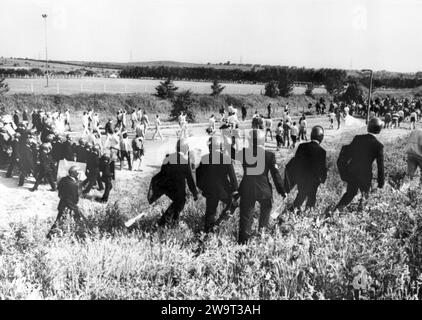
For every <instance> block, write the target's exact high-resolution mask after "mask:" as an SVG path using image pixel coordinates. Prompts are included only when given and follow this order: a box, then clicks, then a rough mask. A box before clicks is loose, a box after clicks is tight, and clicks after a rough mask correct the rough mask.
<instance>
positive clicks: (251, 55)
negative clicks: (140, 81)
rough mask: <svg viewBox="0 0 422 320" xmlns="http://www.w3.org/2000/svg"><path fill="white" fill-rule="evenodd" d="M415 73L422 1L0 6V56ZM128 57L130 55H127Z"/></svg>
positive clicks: (24, 0) (38, 1)
mask: <svg viewBox="0 0 422 320" xmlns="http://www.w3.org/2000/svg"><path fill="white" fill-rule="evenodd" d="M42 13H47V14H48V50H49V57H50V58H51V59H55V60H90V61H116V62H128V61H130V60H131V57H132V61H154V60H173V61H184V62H196V63H207V62H211V63H218V62H225V61H231V62H233V63H239V62H240V61H242V62H243V63H258V64H272V65H289V66H298V67H301V66H305V67H315V68H319V67H337V68H346V69H349V68H353V69H360V68H373V69H374V70H383V69H384V70H390V71H404V72H415V71H422V0H370V1H364V0H336V1H335V0H290V1H286V0H278V1H277V0H0V56H5V57H9V56H13V57H29V58H42V59H44V57H45V53H44V26H43V20H42V17H41V14H42ZM131 52H132V53H131Z"/></svg>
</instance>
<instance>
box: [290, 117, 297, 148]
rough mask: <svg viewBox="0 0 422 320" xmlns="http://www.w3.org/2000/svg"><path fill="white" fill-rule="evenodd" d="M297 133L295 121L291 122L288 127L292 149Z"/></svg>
mask: <svg viewBox="0 0 422 320" xmlns="http://www.w3.org/2000/svg"><path fill="white" fill-rule="evenodd" d="M298 135H299V129H298V127H297V125H296V122H293V125H292V126H291V127H290V138H292V149H294V148H295V147H296V142H297V138H298Z"/></svg>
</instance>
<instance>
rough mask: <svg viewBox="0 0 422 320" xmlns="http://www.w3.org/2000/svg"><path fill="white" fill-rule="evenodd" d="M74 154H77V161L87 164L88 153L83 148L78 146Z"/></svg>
mask: <svg viewBox="0 0 422 320" xmlns="http://www.w3.org/2000/svg"><path fill="white" fill-rule="evenodd" d="M74 152H75V153H76V161H77V162H83V163H86V161H87V159H88V151H87V150H86V149H85V147H83V146H80V145H78V146H76V147H75V150H74Z"/></svg>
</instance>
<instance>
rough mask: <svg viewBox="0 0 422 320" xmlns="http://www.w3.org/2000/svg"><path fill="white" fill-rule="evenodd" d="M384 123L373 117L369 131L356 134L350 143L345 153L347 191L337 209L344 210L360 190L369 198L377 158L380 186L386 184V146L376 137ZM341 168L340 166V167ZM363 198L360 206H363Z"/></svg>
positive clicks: (369, 124) (364, 196) (363, 195)
mask: <svg viewBox="0 0 422 320" xmlns="http://www.w3.org/2000/svg"><path fill="white" fill-rule="evenodd" d="M383 125H384V123H383V122H382V121H381V120H380V119H379V118H372V119H371V120H369V123H368V133H367V134H364V135H358V136H356V137H355V138H354V139H353V141H352V143H351V144H350V145H349V151H348V152H347V155H345V156H344V157H345V160H347V161H346V162H347V163H348V165H347V169H346V171H347V172H346V174H345V175H344V176H345V180H346V182H347V190H346V193H345V194H344V195H343V197H342V198H341V200H340V202H339V203H338V204H337V206H336V209H338V210H340V211H341V210H342V209H344V208H345V207H346V206H348V205H349V204H350V202H352V200H353V198H354V197H355V196H356V194H357V193H358V191H359V190H360V191H361V193H362V198H365V199H366V198H368V195H369V191H370V189H371V184H372V163H373V162H374V161H375V160H376V162H377V168H378V177H377V178H378V188H383V186H384V146H383V144H382V143H381V142H379V141H378V139H377V138H376V136H375V135H376V134H379V133H380V132H381V128H382V127H383ZM339 168H340V167H339ZM362 198H361V200H360V203H359V208H362Z"/></svg>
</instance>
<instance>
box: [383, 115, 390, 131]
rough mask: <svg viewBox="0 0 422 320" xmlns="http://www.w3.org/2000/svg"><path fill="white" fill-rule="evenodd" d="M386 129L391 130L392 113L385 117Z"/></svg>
mask: <svg viewBox="0 0 422 320" xmlns="http://www.w3.org/2000/svg"><path fill="white" fill-rule="evenodd" d="M384 128H385V129H389V128H391V112H389V111H388V112H387V113H386V114H385V116H384Z"/></svg>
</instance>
